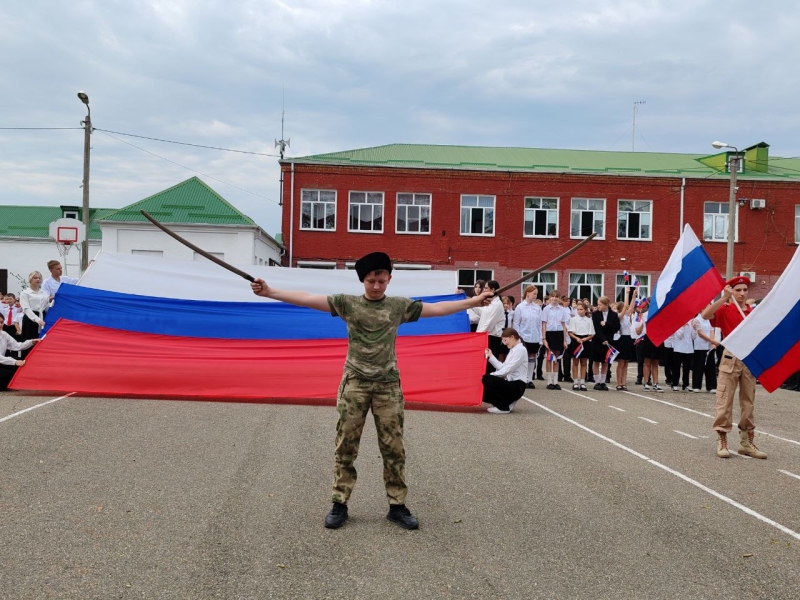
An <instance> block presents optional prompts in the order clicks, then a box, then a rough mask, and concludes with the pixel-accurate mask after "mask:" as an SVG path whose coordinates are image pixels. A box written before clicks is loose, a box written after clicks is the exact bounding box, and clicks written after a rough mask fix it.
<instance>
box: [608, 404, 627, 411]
mask: <svg viewBox="0 0 800 600" xmlns="http://www.w3.org/2000/svg"><path fill="white" fill-rule="evenodd" d="M608 408H613V409H614V410H618V411H619V412H628V411H627V410H625V409H624V408H619V407H617V406H613V405H612V404H609V405H608Z"/></svg>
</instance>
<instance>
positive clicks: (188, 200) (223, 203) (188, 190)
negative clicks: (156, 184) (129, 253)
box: [103, 177, 256, 227]
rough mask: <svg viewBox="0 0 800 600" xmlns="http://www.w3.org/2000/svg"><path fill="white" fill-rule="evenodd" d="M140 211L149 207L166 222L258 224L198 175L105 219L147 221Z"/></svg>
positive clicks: (148, 210) (152, 213)
mask: <svg viewBox="0 0 800 600" xmlns="http://www.w3.org/2000/svg"><path fill="white" fill-rule="evenodd" d="M140 210H146V211H147V212H148V213H150V214H151V215H152V216H153V217H155V218H156V219H158V220H159V221H161V222H163V223H194V224H197V225H251V226H254V227H255V226H256V223H255V221H253V220H252V219H251V218H250V217H248V216H247V215H245V214H243V213H241V212H239V211H238V210H236V209H235V208H234V207H233V206H232V205H231V204H230V203H228V201H227V200H225V199H224V198H223V197H222V196H220V195H219V194H217V192H215V191H214V190H212V189H211V188H210V187H208V186H207V185H206V184H205V183H203V182H202V181H201V180H200V179H198V178H197V177H191V178H190V179H187V180H186V181H184V182H181V183H179V184H178V185H174V186H172V187H171V188H168V189H166V190H164V191H162V192H158V193H157V194H153V195H152V196H150V197H148V198H145V199H144V200H140V201H139V202H135V203H133V204H131V205H129V206H126V207H125V208H121V209H119V210H117V211H113V212H111V214H109V215H107V216H106V217H105V218H104V219H103V220H105V221H125V222H131V221H147V219H145V218H144V217H143V216H142V214H141V213H140V212H139V211H140Z"/></svg>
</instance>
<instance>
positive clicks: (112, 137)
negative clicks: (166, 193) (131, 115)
mask: <svg viewBox="0 0 800 600" xmlns="http://www.w3.org/2000/svg"><path fill="white" fill-rule="evenodd" d="M96 131H99V132H101V133H102V134H104V135H106V136H107V137H110V138H111V139H112V140H117V141H118V142H122V143H123V144H127V145H128V146H131V147H133V148H136V149H137V150H141V151H142V152H146V153H147V154H151V155H152V156H155V157H156V158H160V159H161V160H165V161H167V162H168V163H172V164H173V165H176V166H178V167H181V168H182V169H186V170H187V171H191V172H192V173H197V174H198V175H202V176H203V177H208V178H209V179H213V180H214V181H218V182H219V183H223V184H225V185H227V186H230V187H232V188H234V189H236V190H239V191H241V192H246V193H248V194H252V195H253V196H258V197H259V198H263V199H264V200H268V201H269V202H273V203H275V204H278V203H277V202H275V200H273V199H272V198H267V197H266V196H262V195H261V194H256V193H255V192H251V191H250V190H246V189H244V188H240V187H239V186H236V185H233V184H232V183H228V182H227V181H223V180H222V179H217V178H216V177H212V176H211V175H206V174H205V173H201V172H200V171H197V170H195V169H192V168H191V167H187V166H186V165H182V164H180V163H176V162H175V161H174V160H170V159H168V158H164V157H163V156H159V155H158V154H156V153H155V152H150V150H145V149H144V148H140V147H139V146H137V145H135V144H131V143H130V142H126V141H125V140H121V139H119V138H116V137H114V136H113V135H110V134H109V133H108V132H107V131H105V130H103V129H96Z"/></svg>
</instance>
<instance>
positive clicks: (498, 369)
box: [482, 327, 528, 415]
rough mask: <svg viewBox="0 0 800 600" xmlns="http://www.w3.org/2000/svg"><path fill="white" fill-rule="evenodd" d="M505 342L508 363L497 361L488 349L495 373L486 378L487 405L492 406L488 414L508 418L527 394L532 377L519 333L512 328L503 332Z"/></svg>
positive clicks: (488, 355) (484, 395)
mask: <svg viewBox="0 0 800 600" xmlns="http://www.w3.org/2000/svg"><path fill="white" fill-rule="evenodd" d="M501 339H502V342H503V344H504V345H505V346H506V347H507V348H508V356H507V357H506V360H505V362H500V361H499V360H497V359H496V358H495V357H494V356H493V355H492V353H491V351H489V349H488V348H487V349H486V358H487V360H488V361H489V362H490V363H492V366H493V367H494V368H495V371H494V372H493V373H491V374H487V375H484V376H483V380H482V381H483V401H484V402H486V403H487V404H491V405H492V406H491V407H489V409H488V412H490V413H492V414H495V415H507V414H508V413H510V412H511V411H512V410H514V406H515V405H516V404H517V401H518V400H519V399H520V398H522V394H524V393H525V378H526V377H527V376H528V353H527V352H526V350H525V346H524V345H523V344H522V340H521V339H520V337H519V333H517V331H516V330H515V329H513V328H511V327H509V328H508V329H505V330H503V332H502V335H501Z"/></svg>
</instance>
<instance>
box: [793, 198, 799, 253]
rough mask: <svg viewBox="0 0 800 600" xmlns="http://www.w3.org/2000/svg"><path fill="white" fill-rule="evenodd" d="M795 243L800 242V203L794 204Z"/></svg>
mask: <svg viewBox="0 0 800 600" xmlns="http://www.w3.org/2000/svg"><path fill="white" fill-rule="evenodd" d="M794 243H795V244H800V204H795V205H794Z"/></svg>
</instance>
